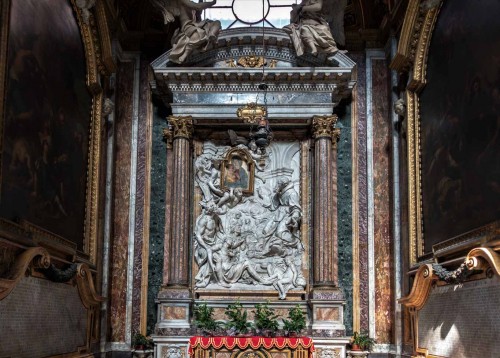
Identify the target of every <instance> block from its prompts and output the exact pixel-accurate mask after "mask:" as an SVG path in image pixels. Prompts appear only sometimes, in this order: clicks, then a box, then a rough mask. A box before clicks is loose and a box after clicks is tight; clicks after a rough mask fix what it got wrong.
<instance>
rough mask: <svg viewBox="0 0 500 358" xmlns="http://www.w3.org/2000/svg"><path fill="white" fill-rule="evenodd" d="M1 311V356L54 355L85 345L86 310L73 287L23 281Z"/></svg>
mask: <svg viewBox="0 0 500 358" xmlns="http://www.w3.org/2000/svg"><path fill="white" fill-rule="evenodd" d="M0 312H1V313H0V317H1V318H0V333H1V338H0V357H16V358H33V357H47V356H55V355H58V354H63V353H70V352H77V351H78V347H81V346H84V345H85V342H86V330H87V325H88V319H87V318H88V316H87V310H86V309H85V307H84V306H83V305H82V301H81V299H80V295H79V294H78V289H77V287H75V286H72V285H67V284H62V283H54V282H51V281H48V280H44V279H39V278H35V277H26V278H22V279H21V281H20V282H19V284H18V285H17V286H16V287H15V288H14V290H13V291H12V293H11V294H10V295H9V296H7V297H6V298H5V299H4V300H2V301H0Z"/></svg>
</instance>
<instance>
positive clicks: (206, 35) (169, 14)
mask: <svg viewBox="0 0 500 358" xmlns="http://www.w3.org/2000/svg"><path fill="white" fill-rule="evenodd" d="M151 1H152V3H153V4H154V5H155V6H156V7H158V8H159V9H160V10H161V11H162V13H163V18H164V22H165V24H168V23H172V22H174V21H175V19H176V18H178V19H179V22H180V28H178V29H176V30H175V32H174V35H173V37H172V50H171V51H170V55H169V60H170V61H171V62H174V63H177V64H181V63H183V62H184V61H185V60H186V58H187V57H188V56H190V55H191V53H193V52H194V51H199V52H204V51H206V50H207V49H209V48H210V47H211V46H213V45H214V44H215V43H216V42H217V37H218V36H219V32H220V29H221V24H220V21H218V20H215V21H213V20H208V19H206V20H203V21H198V20H199V12H200V11H202V10H205V9H207V8H209V7H212V6H214V5H215V4H216V3H217V0H213V1H208V2H199V3H198V2H194V1H190V0H151Z"/></svg>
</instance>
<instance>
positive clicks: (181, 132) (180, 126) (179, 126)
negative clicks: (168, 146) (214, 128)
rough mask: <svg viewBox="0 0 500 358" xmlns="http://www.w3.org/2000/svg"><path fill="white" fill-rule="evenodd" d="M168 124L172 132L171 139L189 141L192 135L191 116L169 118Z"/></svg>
mask: <svg viewBox="0 0 500 358" xmlns="http://www.w3.org/2000/svg"><path fill="white" fill-rule="evenodd" d="M168 123H169V124H170V125H171V126H172V129H173V130H174V135H173V138H174V139H176V138H186V139H191V137H192V135H193V117H191V116H170V117H168Z"/></svg>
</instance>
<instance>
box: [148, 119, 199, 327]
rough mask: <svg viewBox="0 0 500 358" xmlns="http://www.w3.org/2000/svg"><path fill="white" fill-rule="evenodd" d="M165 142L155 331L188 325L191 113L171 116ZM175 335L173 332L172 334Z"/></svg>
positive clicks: (165, 131) (189, 295)
mask: <svg viewBox="0 0 500 358" xmlns="http://www.w3.org/2000/svg"><path fill="white" fill-rule="evenodd" d="M168 123H169V125H170V127H169V128H167V129H164V131H163V139H164V141H165V142H166V145H167V153H166V155H167V156H166V160H167V175H166V180H167V183H166V205H165V206H166V208H165V244H164V250H165V251H164V252H165V255H164V266H163V267H164V268H163V285H162V290H161V292H160V293H159V295H158V299H157V302H158V303H159V306H158V310H159V315H158V317H159V321H158V323H157V325H156V328H157V332H160V331H162V330H165V329H167V330H169V329H174V330H175V331H176V332H177V333H179V332H180V331H179V330H181V331H182V332H183V333H182V334H185V333H186V332H185V330H186V329H189V327H190V323H189V309H190V298H191V294H190V291H189V231H190V223H191V220H190V218H191V207H190V206H191V187H192V181H191V167H192V162H191V161H192V159H191V156H192V153H191V137H192V134H193V119H192V117H191V116H170V117H169V118H168ZM174 335H175V334H174Z"/></svg>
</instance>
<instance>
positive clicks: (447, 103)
mask: <svg viewBox="0 0 500 358" xmlns="http://www.w3.org/2000/svg"><path fill="white" fill-rule="evenodd" d="M499 14H500V1H498V0H474V1H470V0H446V1H444V4H443V6H442V8H441V12H440V14H439V17H438V20H437V24H436V28H435V30H434V33H433V35H432V40H431V44H430V49H429V59H428V69H427V85H426V87H425V89H424V91H423V92H422V95H421V107H420V114H421V140H422V142H421V150H422V152H421V153H422V197H423V219H424V242H425V247H424V250H425V252H426V253H427V252H431V251H432V246H433V245H435V244H436V243H439V242H442V241H444V240H447V239H450V238H452V237H455V236H457V235H460V234H463V233H466V232H469V231H471V230H474V229H477V228H479V227H481V226H484V225H486V224H489V223H491V222H493V221H496V220H498V219H500V21H499V20H498V15H499Z"/></svg>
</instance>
